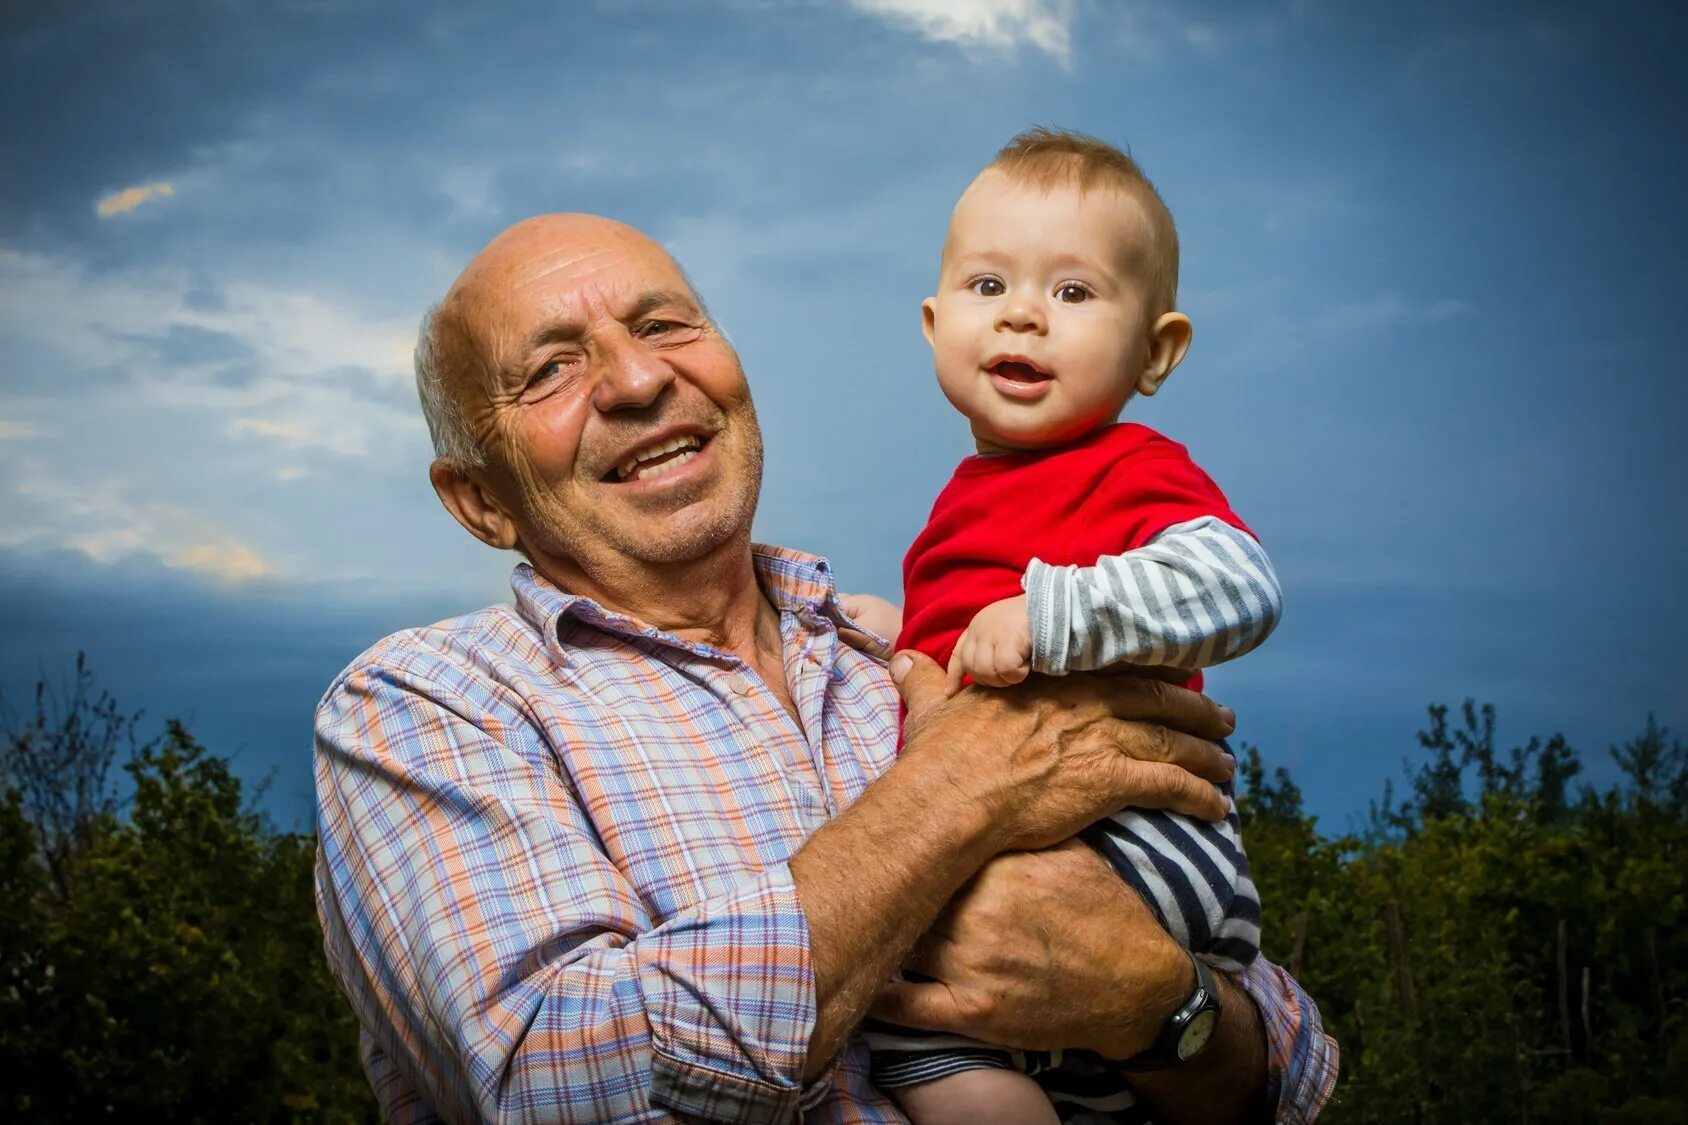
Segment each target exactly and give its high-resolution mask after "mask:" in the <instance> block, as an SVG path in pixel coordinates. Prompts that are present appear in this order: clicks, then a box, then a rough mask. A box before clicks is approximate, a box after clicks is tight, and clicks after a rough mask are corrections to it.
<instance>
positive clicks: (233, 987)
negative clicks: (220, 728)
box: [0, 662, 373, 1122]
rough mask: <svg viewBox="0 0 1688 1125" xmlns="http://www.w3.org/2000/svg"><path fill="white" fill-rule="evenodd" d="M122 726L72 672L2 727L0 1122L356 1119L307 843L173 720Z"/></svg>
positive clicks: (359, 1091)
mask: <svg viewBox="0 0 1688 1125" xmlns="http://www.w3.org/2000/svg"><path fill="white" fill-rule="evenodd" d="M135 719H136V717H135V716H128V715H124V714H123V713H121V712H120V711H119V710H118V709H117V708H116V706H115V705H114V704H113V703H112V701H111V700H110V699H109V697H106V696H104V695H98V694H95V693H94V692H93V691H92V685H91V679H90V677H89V675H88V672H87V669H86V668H85V667H83V665H82V664H81V663H80V662H79V663H78V665H77V671H76V680H75V682H74V683H73V685H72V687H71V689H70V691H68V692H66V693H63V695H62V697H60V696H54V695H53V694H52V693H48V692H46V691H45V689H43V691H41V692H38V693H37V696H36V708H35V716H34V718H33V719H32V720H31V721H30V722H28V723H27V724H23V725H22V726H21V727H20V726H18V725H17V724H16V723H15V722H13V723H12V724H11V725H12V728H13V729H12V730H11V731H10V732H9V734H8V736H7V743H6V746H5V748H4V750H3V754H4V758H3V759H0V768H3V771H4V772H3V774H0V779H3V780H4V782H5V795H4V797H5V799H4V803H3V804H0V898H3V900H4V901H5V902H6V903H7V909H6V910H5V911H3V912H0V987H3V989H4V991H3V992H0V1017H3V1018H0V1117H4V1118H6V1119H8V1120H25V1119H27V1120H31V1121H43V1122H55V1121H82V1120H90V1119H103V1120H112V1119H122V1120H136V1119H139V1120H148V1121H205V1122H212V1121H218V1122H221V1121H301V1120H369V1119H372V1118H373V1106H372V1100H371V1098H370V1094H369V1090H368V1087H367V1085H366V1084H365V1082H364V1079H363V1075H362V1073H361V1070H360V1069H359V1066H358V1060H357V1029H356V1025H355V1023H354V1021H353V1019H352V1016H351V1013H350V1010H349V1009H348V1008H347V1006H346V1004H345V1002H344V1000H343V999H342V998H341V996H340V994H339V992H338V989H337V988H336V986H335V984H334V982H333V980H332V978H331V977H330V975H329V973H328V969H327V965H326V962H325V961H324V958H323V955H322V935H321V931H320V930H319V929H318V927H317V922H316V914H315V910H314V908H313V904H312V887H311V868H312V864H313V861H314V852H315V843H314V840H313V838H312V837H310V836H300V835H294V834H291V833H281V832H276V831H274V830H273V829H271V828H270V827H269V826H268V825H267V824H266V823H265V822H264V821H263V819H262V818H261V817H259V816H257V815H256V814H255V813H253V812H252V810H251V809H250V807H249V806H248V804H247V803H246V801H245V799H244V797H243V795H242V789H241V784H240V782H239V781H238V780H237V779H236V778H235V777H234V776H233V775H232V774H231V773H230V772H229V766H228V762H227V760H226V759H223V758H219V757H217V756H215V755H213V754H210V753H208V752H207V751H206V750H205V749H204V748H203V747H202V746H200V745H199V744H198V743H197V742H195V741H194V739H193V737H192V735H190V734H189V733H188V731H187V730H186V729H185V728H184V727H183V726H182V725H181V724H179V723H174V722H172V723H170V724H169V725H168V727H167V729H166V731H165V733H164V734H163V735H162V736H161V737H160V738H158V739H156V740H154V741H152V742H149V743H147V744H145V745H142V746H138V747H137V746H135V745H134V741H133V732H134V730H135ZM125 749H127V751H128V753H127V754H126V755H125V759H126V760H124V761H123V762H122V770H123V773H124V775H126V777H127V779H128V790H129V792H128V794H127V799H126V800H125V801H122V802H120V801H119V800H118V797H117V795H116V791H115V787H114V786H113V785H112V784H110V782H109V780H108V772H109V767H110V766H111V764H112V763H113V761H114V760H115V759H116V758H117V757H118V755H119V754H120V753H121V752H122V751H123V750H125ZM121 806H126V814H125V810H124V808H123V807H121Z"/></svg>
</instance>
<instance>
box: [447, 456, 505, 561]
mask: <svg viewBox="0 0 1688 1125" xmlns="http://www.w3.org/2000/svg"><path fill="white" fill-rule="evenodd" d="M428 480H429V481H431V482H432V483H433V486H434V494H435V495H436V496H438V497H439V498H440V503H442V504H444V505H445V510H446V511H448V512H450V513H451V516H452V518H453V519H455V520H456V521H457V522H458V523H460V524H462V525H463V526H464V528H465V529H466V530H467V531H468V532H469V534H470V535H473V536H474V537H475V538H476V539H479V540H480V541H481V542H482V543H485V544H486V545H487V546H489V547H494V548H496V549H498V550H500V551H508V550H511V549H513V548H514V547H515V546H516V541H517V537H516V521H515V520H513V519H511V518H510V514H509V513H508V512H506V511H505V510H504V505H503V504H501V503H499V501H498V497H496V496H494V495H493V493H492V490H491V489H489V488H488V487H487V486H486V483H485V482H484V481H483V480H481V479H480V474H479V473H478V472H475V471H474V470H472V469H469V468H466V467H465V466H464V465H463V464H462V463H461V462H458V461H454V460H451V459H450V458H448V457H440V458H437V459H435V461H434V463H433V464H432V465H430V466H428Z"/></svg>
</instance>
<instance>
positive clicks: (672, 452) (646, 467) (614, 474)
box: [604, 434, 703, 481]
mask: <svg viewBox="0 0 1688 1125" xmlns="http://www.w3.org/2000/svg"><path fill="white" fill-rule="evenodd" d="M702 448H703V439H702V438H700V437H699V436H697V435H696V434H684V435H681V436H679V437H672V438H669V439H668V440H667V441H660V442H657V443H655V444H654V445H650V446H646V447H645V448H644V449H641V450H638V451H637V452H635V453H634V454H633V455H632V456H630V457H628V458H627V459H625V460H624V461H622V462H621V464H619V465H617V466H616V467H615V468H613V469H611V470H610V471H609V472H608V473H605V474H604V479H605V480H606V481H630V480H649V479H651V478H652V477H659V476H661V475H662V474H664V473H666V472H669V471H671V470H673V469H678V468H679V467H680V466H681V465H684V464H685V463H686V462H687V461H690V460H691V459H692V458H693V457H696V456H697V455H698V452H699V451H700V450H701V449H702Z"/></svg>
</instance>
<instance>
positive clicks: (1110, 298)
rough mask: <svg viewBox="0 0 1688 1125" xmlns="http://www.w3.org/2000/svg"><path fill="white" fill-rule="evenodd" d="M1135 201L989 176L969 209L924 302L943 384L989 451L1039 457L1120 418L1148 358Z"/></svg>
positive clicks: (961, 209)
mask: <svg viewBox="0 0 1688 1125" xmlns="http://www.w3.org/2000/svg"><path fill="white" fill-rule="evenodd" d="M1145 236H1146V230H1145V227H1144V224H1143V222H1142V218H1141V215H1140V213H1139V211H1138V209H1137V205H1136V203H1135V202H1134V201H1132V200H1129V199H1127V198H1125V197H1124V196H1122V195H1120V194H1119V193H1118V192H1115V191H1112V190H1108V189H1106V188H1098V189H1092V190H1090V191H1088V192H1084V191H1080V190H1079V188H1078V186H1077V185H1076V184H1065V185H1061V186H1059V187H1055V188H1053V189H1050V190H1044V189H1042V188H1039V187H1034V186H1028V185H1023V184H1019V183H1015V182H1014V181H1012V180H1010V179H1008V178H1007V177H1005V176H1002V175H1001V174H999V173H995V172H989V171H987V172H986V173H984V174H983V175H981V176H980V177H979V179H978V180H976V181H974V183H973V186H972V187H970V188H969V189H968V190H967V194H966V195H964V196H963V197H962V199H961V202H960V203H958V204H957V205H956V209H955V215H954V217H953V218H952V219H951V222H950V229H949V235H948V238H947V240H946V242H945V246H944V263H943V269H942V271H941V274H940V277H939V279H938V292H937V294H936V295H935V296H934V297H932V298H929V299H928V300H927V301H926V304H925V315H926V333H927V339H929V340H930V341H931V343H932V351H933V359H934V361H935V365H936V367H937V374H938V384H939V386H941V387H942V388H943V391H944V394H945V396H947V397H948V398H949V400H950V402H951V403H953V404H954V405H955V407H956V409H957V410H960V411H961V412H962V413H963V414H965V415H966V416H967V417H968V418H969V419H970V420H971V421H972V423H973V434H974V436H975V437H976V438H978V440H979V442H980V447H981V448H987V449H1038V448H1042V447H1045V446H1049V445H1057V444H1060V443H1062V442H1067V441H1071V440H1073V439H1075V438H1078V437H1080V436H1082V435H1083V434H1085V433H1087V432H1089V431H1090V430H1093V429H1095V428H1096V427H1098V426H1101V425H1105V424H1107V423H1108V422H1111V421H1113V420H1114V419H1115V418H1117V417H1118V416H1119V413H1120V411H1121V410H1122V409H1123V408H1124V406H1125V403H1126V400H1127V399H1129V398H1130V397H1131V393H1132V390H1133V388H1134V387H1135V385H1136V383H1137V380H1138V378H1139V376H1140V375H1141V374H1142V372H1143V370H1144V367H1145V365H1146V363H1147V362H1148V358H1149V350H1148V349H1149V337H1148V331H1147V329H1148V327H1149V325H1148V317H1147V313H1148V306H1147V293H1146V290H1145V286H1144V284H1143V280H1142V273H1143V271H1142V268H1141V266H1142V262H1143V259H1144V254H1143V251H1144V240H1145Z"/></svg>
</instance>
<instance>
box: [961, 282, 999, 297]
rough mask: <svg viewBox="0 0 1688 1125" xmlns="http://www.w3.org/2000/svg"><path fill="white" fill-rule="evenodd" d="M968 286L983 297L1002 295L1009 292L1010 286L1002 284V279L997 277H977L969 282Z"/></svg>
mask: <svg viewBox="0 0 1688 1125" xmlns="http://www.w3.org/2000/svg"><path fill="white" fill-rule="evenodd" d="M967 288H969V289H971V290H972V291H973V292H975V293H977V294H978V295H979V296H981V297H1000V296H1002V295H1003V294H1004V293H1006V292H1008V287H1007V286H1006V285H1004V284H1002V279H1001V278H996V277H975V278H974V279H973V280H972V281H969V282H968V283H967Z"/></svg>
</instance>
